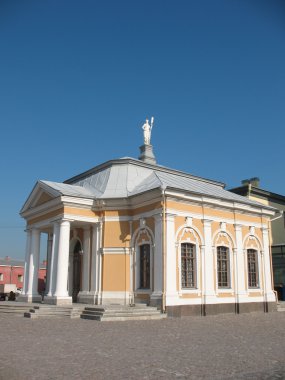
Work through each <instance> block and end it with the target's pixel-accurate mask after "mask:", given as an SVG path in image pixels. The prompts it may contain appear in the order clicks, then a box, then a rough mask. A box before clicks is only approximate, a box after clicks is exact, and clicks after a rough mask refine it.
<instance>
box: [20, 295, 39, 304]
mask: <svg viewBox="0 0 285 380" xmlns="http://www.w3.org/2000/svg"><path fill="white" fill-rule="evenodd" d="M17 302H29V303H33V302H42V296H40V295H39V294H20V295H19V297H18V298H17Z"/></svg>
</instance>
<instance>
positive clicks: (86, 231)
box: [82, 226, 90, 292]
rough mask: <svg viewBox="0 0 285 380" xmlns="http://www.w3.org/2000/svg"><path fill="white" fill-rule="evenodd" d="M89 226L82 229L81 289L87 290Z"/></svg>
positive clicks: (88, 277)
mask: <svg viewBox="0 0 285 380" xmlns="http://www.w3.org/2000/svg"><path fill="white" fill-rule="evenodd" d="M89 273H90V226H88V227H86V228H84V230H83V276H82V277H83V278H82V291H83V292H88V291H89V280H90V276H89Z"/></svg>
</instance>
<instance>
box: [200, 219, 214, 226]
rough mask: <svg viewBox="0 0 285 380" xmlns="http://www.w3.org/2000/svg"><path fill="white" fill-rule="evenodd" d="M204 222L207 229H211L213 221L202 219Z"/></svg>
mask: <svg viewBox="0 0 285 380" xmlns="http://www.w3.org/2000/svg"><path fill="white" fill-rule="evenodd" d="M202 222H203V224H204V226H205V227H210V226H211V224H212V222H213V220H211V219H202Z"/></svg>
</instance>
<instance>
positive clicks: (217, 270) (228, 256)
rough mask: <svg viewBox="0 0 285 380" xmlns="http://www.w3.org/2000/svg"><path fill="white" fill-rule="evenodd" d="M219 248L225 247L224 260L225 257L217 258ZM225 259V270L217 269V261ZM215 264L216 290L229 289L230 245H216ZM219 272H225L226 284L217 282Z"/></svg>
mask: <svg viewBox="0 0 285 380" xmlns="http://www.w3.org/2000/svg"><path fill="white" fill-rule="evenodd" d="M220 248H224V249H226V255H227V257H226V260H225V259H220V258H219V254H220V252H219V249H220ZM225 261H226V272H225V271H223V272H222V271H219V262H225ZM216 265H217V268H216V275H217V288H218V290H229V289H231V287H232V286H231V277H232V276H231V252H230V247H228V246H226V245H218V246H216ZM219 272H221V273H226V275H227V285H220V284H219V282H220V280H219Z"/></svg>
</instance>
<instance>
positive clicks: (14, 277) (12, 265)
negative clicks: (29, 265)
mask: <svg viewBox="0 0 285 380" xmlns="http://www.w3.org/2000/svg"><path fill="white" fill-rule="evenodd" d="M24 264H25V262H24V260H14V259H12V258H11V257H9V256H6V257H5V258H4V259H3V258H0V284H16V286H17V288H18V289H22V288H23V283H24ZM38 279H39V280H38V291H39V293H40V294H41V293H42V292H43V291H44V290H45V282H46V261H43V262H42V263H41V264H40V269H39V274H38Z"/></svg>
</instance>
